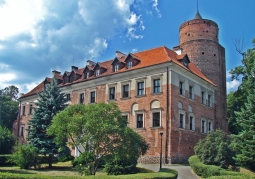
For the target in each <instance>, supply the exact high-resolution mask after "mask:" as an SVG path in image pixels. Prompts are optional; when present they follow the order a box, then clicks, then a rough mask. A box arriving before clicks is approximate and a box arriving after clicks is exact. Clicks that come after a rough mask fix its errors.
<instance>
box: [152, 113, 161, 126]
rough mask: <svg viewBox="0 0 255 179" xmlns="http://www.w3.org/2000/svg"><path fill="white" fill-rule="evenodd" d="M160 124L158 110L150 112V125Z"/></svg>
mask: <svg viewBox="0 0 255 179" xmlns="http://www.w3.org/2000/svg"><path fill="white" fill-rule="evenodd" d="M159 126H160V112H154V113H152V127H159Z"/></svg>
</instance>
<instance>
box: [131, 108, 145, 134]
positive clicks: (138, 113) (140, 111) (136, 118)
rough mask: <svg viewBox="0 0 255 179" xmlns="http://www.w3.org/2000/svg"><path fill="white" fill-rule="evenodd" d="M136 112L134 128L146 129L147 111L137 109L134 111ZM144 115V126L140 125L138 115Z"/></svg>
mask: <svg viewBox="0 0 255 179" xmlns="http://www.w3.org/2000/svg"><path fill="white" fill-rule="evenodd" d="M134 112H135V122H134V125H135V126H134V128H135V129H144V128H145V121H144V119H145V112H144V110H136V111H134ZM141 115H142V127H138V123H137V122H138V116H141Z"/></svg>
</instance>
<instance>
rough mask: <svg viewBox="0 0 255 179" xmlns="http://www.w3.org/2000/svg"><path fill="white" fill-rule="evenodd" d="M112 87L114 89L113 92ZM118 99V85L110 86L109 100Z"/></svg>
mask: <svg viewBox="0 0 255 179" xmlns="http://www.w3.org/2000/svg"><path fill="white" fill-rule="evenodd" d="M111 89H113V94H112V93H111V92H112V91H111ZM115 99H116V87H115V86H110V87H109V100H115Z"/></svg>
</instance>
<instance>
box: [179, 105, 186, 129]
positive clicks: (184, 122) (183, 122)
mask: <svg viewBox="0 0 255 179" xmlns="http://www.w3.org/2000/svg"><path fill="white" fill-rule="evenodd" d="M181 116H182V117H183V118H182V126H181ZM185 125H186V112H185V111H184V110H182V109H179V113H178V127H179V129H182V130H184V129H185Z"/></svg>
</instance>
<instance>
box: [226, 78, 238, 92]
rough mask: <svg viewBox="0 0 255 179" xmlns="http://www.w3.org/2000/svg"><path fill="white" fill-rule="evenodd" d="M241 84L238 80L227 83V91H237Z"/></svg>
mask: <svg viewBox="0 0 255 179" xmlns="http://www.w3.org/2000/svg"><path fill="white" fill-rule="evenodd" d="M240 84H241V82H240V81H238V80H233V81H227V91H228V92H230V91H235V90H237V87H238V86H239V85H240Z"/></svg>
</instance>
